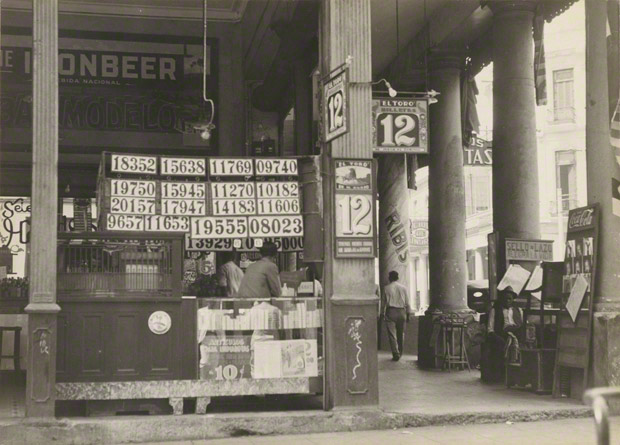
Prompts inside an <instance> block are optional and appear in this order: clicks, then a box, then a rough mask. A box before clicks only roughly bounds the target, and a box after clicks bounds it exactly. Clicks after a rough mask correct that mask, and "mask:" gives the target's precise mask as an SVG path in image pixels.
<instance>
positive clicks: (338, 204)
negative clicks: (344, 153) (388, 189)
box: [333, 159, 375, 258]
mask: <svg viewBox="0 0 620 445" xmlns="http://www.w3.org/2000/svg"><path fill="white" fill-rule="evenodd" d="M333 166H334V167H333V170H334V182H335V186H334V191H335V200H334V205H335V224H334V230H335V240H336V243H335V248H336V257H339V258H374V257H375V224H374V221H375V205H374V202H375V200H374V184H373V163H372V160H370V159H335V160H334V164H333Z"/></svg>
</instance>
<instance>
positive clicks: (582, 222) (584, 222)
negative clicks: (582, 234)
mask: <svg viewBox="0 0 620 445" xmlns="http://www.w3.org/2000/svg"><path fill="white" fill-rule="evenodd" d="M594 212H595V208H594V207H584V208H582V209H577V210H575V211H572V212H571V213H570V216H569V218H568V230H580V229H583V228H586V227H589V226H591V225H592V223H593V220H594Z"/></svg>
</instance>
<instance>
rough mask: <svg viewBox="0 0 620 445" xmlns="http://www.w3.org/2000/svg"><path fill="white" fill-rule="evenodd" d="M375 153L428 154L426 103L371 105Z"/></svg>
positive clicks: (409, 100) (386, 100)
mask: <svg viewBox="0 0 620 445" xmlns="http://www.w3.org/2000/svg"><path fill="white" fill-rule="evenodd" d="M372 103H373V104H372V135H373V151H374V152H375V153H428V101H427V100H426V99H413V98H399V97H395V98H384V99H373V101H372Z"/></svg>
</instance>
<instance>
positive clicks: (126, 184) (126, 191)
mask: <svg viewBox="0 0 620 445" xmlns="http://www.w3.org/2000/svg"><path fill="white" fill-rule="evenodd" d="M156 184H157V183H156V182H155V181H141V180H136V179H112V180H111V181H110V195H111V196H135V197H138V198H155V193H156V189H157V186H156Z"/></svg>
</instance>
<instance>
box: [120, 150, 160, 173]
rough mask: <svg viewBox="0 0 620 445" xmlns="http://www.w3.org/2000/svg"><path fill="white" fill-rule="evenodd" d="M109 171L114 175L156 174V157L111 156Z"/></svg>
mask: <svg viewBox="0 0 620 445" xmlns="http://www.w3.org/2000/svg"><path fill="white" fill-rule="evenodd" d="M111 171H112V172H115V173H138V174H145V175H156V174H157V156H140V155H120V154H113V155H112V166H111Z"/></svg>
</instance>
